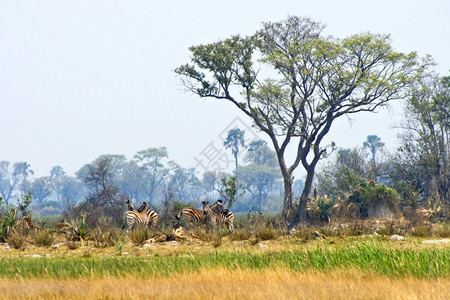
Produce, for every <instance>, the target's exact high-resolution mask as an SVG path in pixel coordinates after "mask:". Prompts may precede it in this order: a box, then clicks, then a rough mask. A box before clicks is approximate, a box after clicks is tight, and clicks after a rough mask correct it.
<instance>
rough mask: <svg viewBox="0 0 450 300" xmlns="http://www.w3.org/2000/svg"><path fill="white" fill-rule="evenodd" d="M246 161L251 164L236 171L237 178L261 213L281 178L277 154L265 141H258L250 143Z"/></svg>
mask: <svg viewBox="0 0 450 300" xmlns="http://www.w3.org/2000/svg"><path fill="white" fill-rule="evenodd" d="M245 161H246V162H247V163H249V164H248V165H245V166H240V167H239V168H238V169H237V170H236V175H237V178H238V179H239V182H242V185H243V186H244V188H245V190H246V191H249V192H250V194H251V195H252V199H251V201H252V203H254V202H256V203H257V207H258V209H259V211H262V210H263V203H264V202H265V201H266V200H267V197H268V195H269V193H270V192H271V191H272V188H273V185H274V183H275V181H276V180H277V179H278V178H280V177H281V176H280V172H279V169H278V168H277V159H276V154H275V152H273V151H272V150H270V149H269V147H267V143H266V142H265V141H263V140H256V141H252V142H251V143H250V145H249V148H248V152H247V154H246V156H245Z"/></svg>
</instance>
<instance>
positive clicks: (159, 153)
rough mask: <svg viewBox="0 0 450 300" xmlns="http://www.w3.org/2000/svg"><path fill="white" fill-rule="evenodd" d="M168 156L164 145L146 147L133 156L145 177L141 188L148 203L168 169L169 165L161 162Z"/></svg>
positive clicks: (151, 200) (151, 201)
mask: <svg viewBox="0 0 450 300" xmlns="http://www.w3.org/2000/svg"><path fill="white" fill-rule="evenodd" d="M168 157H169V155H168V153H167V148H166V147H159V148H148V149H146V150H142V151H139V152H138V153H137V154H136V155H135V156H134V160H135V161H136V163H137V164H138V165H139V167H140V168H141V170H142V174H143V176H144V179H145V181H144V182H143V189H144V191H145V193H146V196H147V197H148V199H149V202H150V203H153V200H154V199H153V198H154V193H155V191H156V188H157V187H158V185H160V184H161V182H162V181H163V179H164V177H165V176H166V175H167V174H168V173H169V171H170V166H165V165H164V163H163V161H164V160H165V159H167V158H168Z"/></svg>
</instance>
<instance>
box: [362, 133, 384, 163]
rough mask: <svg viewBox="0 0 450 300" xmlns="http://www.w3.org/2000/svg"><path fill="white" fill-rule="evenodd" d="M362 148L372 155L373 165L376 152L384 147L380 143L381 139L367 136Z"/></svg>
mask: <svg viewBox="0 0 450 300" xmlns="http://www.w3.org/2000/svg"><path fill="white" fill-rule="evenodd" d="M363 146H364V148H366V149H369V151H370V153H372V162H373V164H375V155H376V154H377V151H378V150H379V149H381V148H383V147H384V143H383V142H381V139H380V138H379V137H378V136H376V135H368V136H367V141H365V142H364V143H363Z"/></svg>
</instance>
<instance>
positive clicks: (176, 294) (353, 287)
mask: <svg viewBox="0 0 450 300" xmlns="http://www.w3.org/2000/svg"><path fill="white" fill-rule="evenodd" d="M438 241H444V242H445V243H444V242H442V243H426V239H422V238H413V237H407V238H406V239H405V240H402V241H390V240H388V238H387V237H383V236H377V237H373V236H357V237H329V238H327V239H323V240H313V239H311V240H302V239H299V238H296V237H291V236H278V237H276V238H275V239H273V240H264V241H259V242H258V243H253V242H252V241H250V240H246V241H232V240H230V238H229V237H224V238H223V239H222V242H221V244H220V245H219V246H217V247H215V246H214V245H213V243H212V242H211V241H204V240H203V241H202V240H198V239H188V240H184V241H179V242H174V241H173V242H161V243H147V244H144V245H135V244H133V243H131V242H127V243H124V244H123V249H121V251H120V253H119V252H118V249H117V247H105V248H98V247H95V246H94V244H93V243H92V242H86V243H85V244H83V245H82V246H81V247H79V248H77V249H70V248H69V247H68V246H67V245H66V244H65V243H64V242H63V241H62V240H58V241H56V242H55V244H57V245H60V246H58V247H36V246H34V245H27V247H26V248H25V249H14V248H11V247H8V246H7V244H0V264H1V263H4V265H6V266H8V263H10V262H11V261H13V260H20V261H21V260H24V261H30V260H31V261H34V260H37V261H40V260H45V259H50V260H52V259H55V260H58V261H60V260H62V261H65V260H70V259H71V258H81V259H86V260H91V259H92V260H105V259H114V258H121V259H127V258H139V259H143V260H145V261H147V262H148V261H152V259H156V258H161V257H163V258H167V257H168V258H174V259H176V258H177V257H188V258H189V257H199V258H200V259H203V258H205V257H207V258H208V259H211V255H215V253H219V254H226V255H225V258H226V259H227V258H228V257H229V256H232V255H234V254H236V255H240V254H245V253H247V254H248V253H249V254H254V255H258V254H264V253H269V254H270V255H271V253H280V252H286V253H292V252H295V251H299V250H301V251H311V253H312V252H314V251H317V250H318V249H319V250H320V249H322V250H323V251H324V253H333V251H343V249H349V248H352V247H353V248H355V247H356V248H358V247H362V248H361V249H362V251H365V250H364V249H369V250H370V249H371V247H372V246H373V247H374V248H375V250H377V249H380V251H375V252H373V253H374V254H372V255H378V254H377V253H386V252H388V251H387V250H388V249H398V250H400V251H406V250H408V249H413V251H418V253H419V252H420V251H422V252H423V251H428V250H430V252H426V253H434V252H433V251H434V250H436V249H437V250H438V251H440V252H439V253H441V255H442V253H444V254H445V253H449V252H448V251H449V248H450V243H448V242H447V241H448V239H438ZM230 253H231V254H230ZM216 255H217V254H216ZM363 255H364V254H363ZM418 257H421V256H418ZM445 257H446V256H445V255H444V256H443V259H441V262H442V261H443V262H444V263H443V265H444V267H443V270H444V273H440V275H438V276H426V275H425V276H416V277H415V276H409V275H406V276H400V275H395V273H393V274H394V275H389V273H388V275H385V274H380V273H376V272H375V271H374V270H373V267H372V268H371V267H370V266H371V265H369V267H365V268H364V269H360V268H352V267H350V268H349V267H339V266H338V267H337V268H336V267H333V268H331V269H323V270H319V269H314V268H309V269H304V270H301V271H295V270H293V269H289V268H283V267H271V266H269V267H263V268H246V267H242V268H224V267H220V266H219V267H214V266H212V267H211V266H210V267H208V266H207V267H202V268H199V269H198V270H196V271H192V272H190V273H188V272H182V273H176V272H174V273H169V275H158V274H156V275H145V276H139V275H138V274H137V273H128V274H126V275H124V276H109V275H106V276H102V275H92V276H90V275H89V274H90V273H89V272H87V274H88V275H83V276H81V277H80V278H65V277H64V278H60V279H57V278H54V277H52V276H49V277H46V278H41V277H38V276H31V277H27V276H21V275H17V276H15V277H14V276H12V277H11V276H9V277H8V276H6V275H5V276H4V277H1V276H0V299H82V300H89V299H450V273H448V270H449V265H450V262H446V259H445ZM425 258H426V257H425ZM449 259H450V257H449ZM380 260H381V261H383V257H381V259H380ZM155 261H156V260H155ZM369 261H371V260H370V258H369ZM400 262H401V260H400ZM405 263H407V262H405ZM153 264H154V263H153ZM413 265H416V263H415V261H414V260H413ZM164 267H166V268H167V266H166V265H163V268H164ZM7 268H8V267H7ZM10 268H11V267H10ZM445 270H446V271H445ZM17 274H21V273H20V270H19V272H18V273H17ZM130 274H131V275H130ZM135 274H136V276H135ZM430 274H431V273H430Z"/></svg>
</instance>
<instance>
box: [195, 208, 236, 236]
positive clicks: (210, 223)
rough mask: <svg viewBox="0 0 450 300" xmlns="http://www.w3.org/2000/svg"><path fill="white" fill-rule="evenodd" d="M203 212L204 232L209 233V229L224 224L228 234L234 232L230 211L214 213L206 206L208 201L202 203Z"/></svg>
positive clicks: (232, 216) (232, 217)
mask: <svg viewBox="0 0 450 300" xmlns="http://www.w3.org/2000/svg"><path fill="white" fill-rule="evenodd" d="M202 204H203V211H204V213H205V222H206V232H209V228H210V227H211V228H214V227H215V226H218V225H222V224H225V225H227V227H228V230H230V232H234V225H233V221H234V215H233V213H232V212H231V211H228V210H227V211H226V212H216V211H213V210H212V209H211V208H210V207H209V206H208V201H202Z"/></svg>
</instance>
